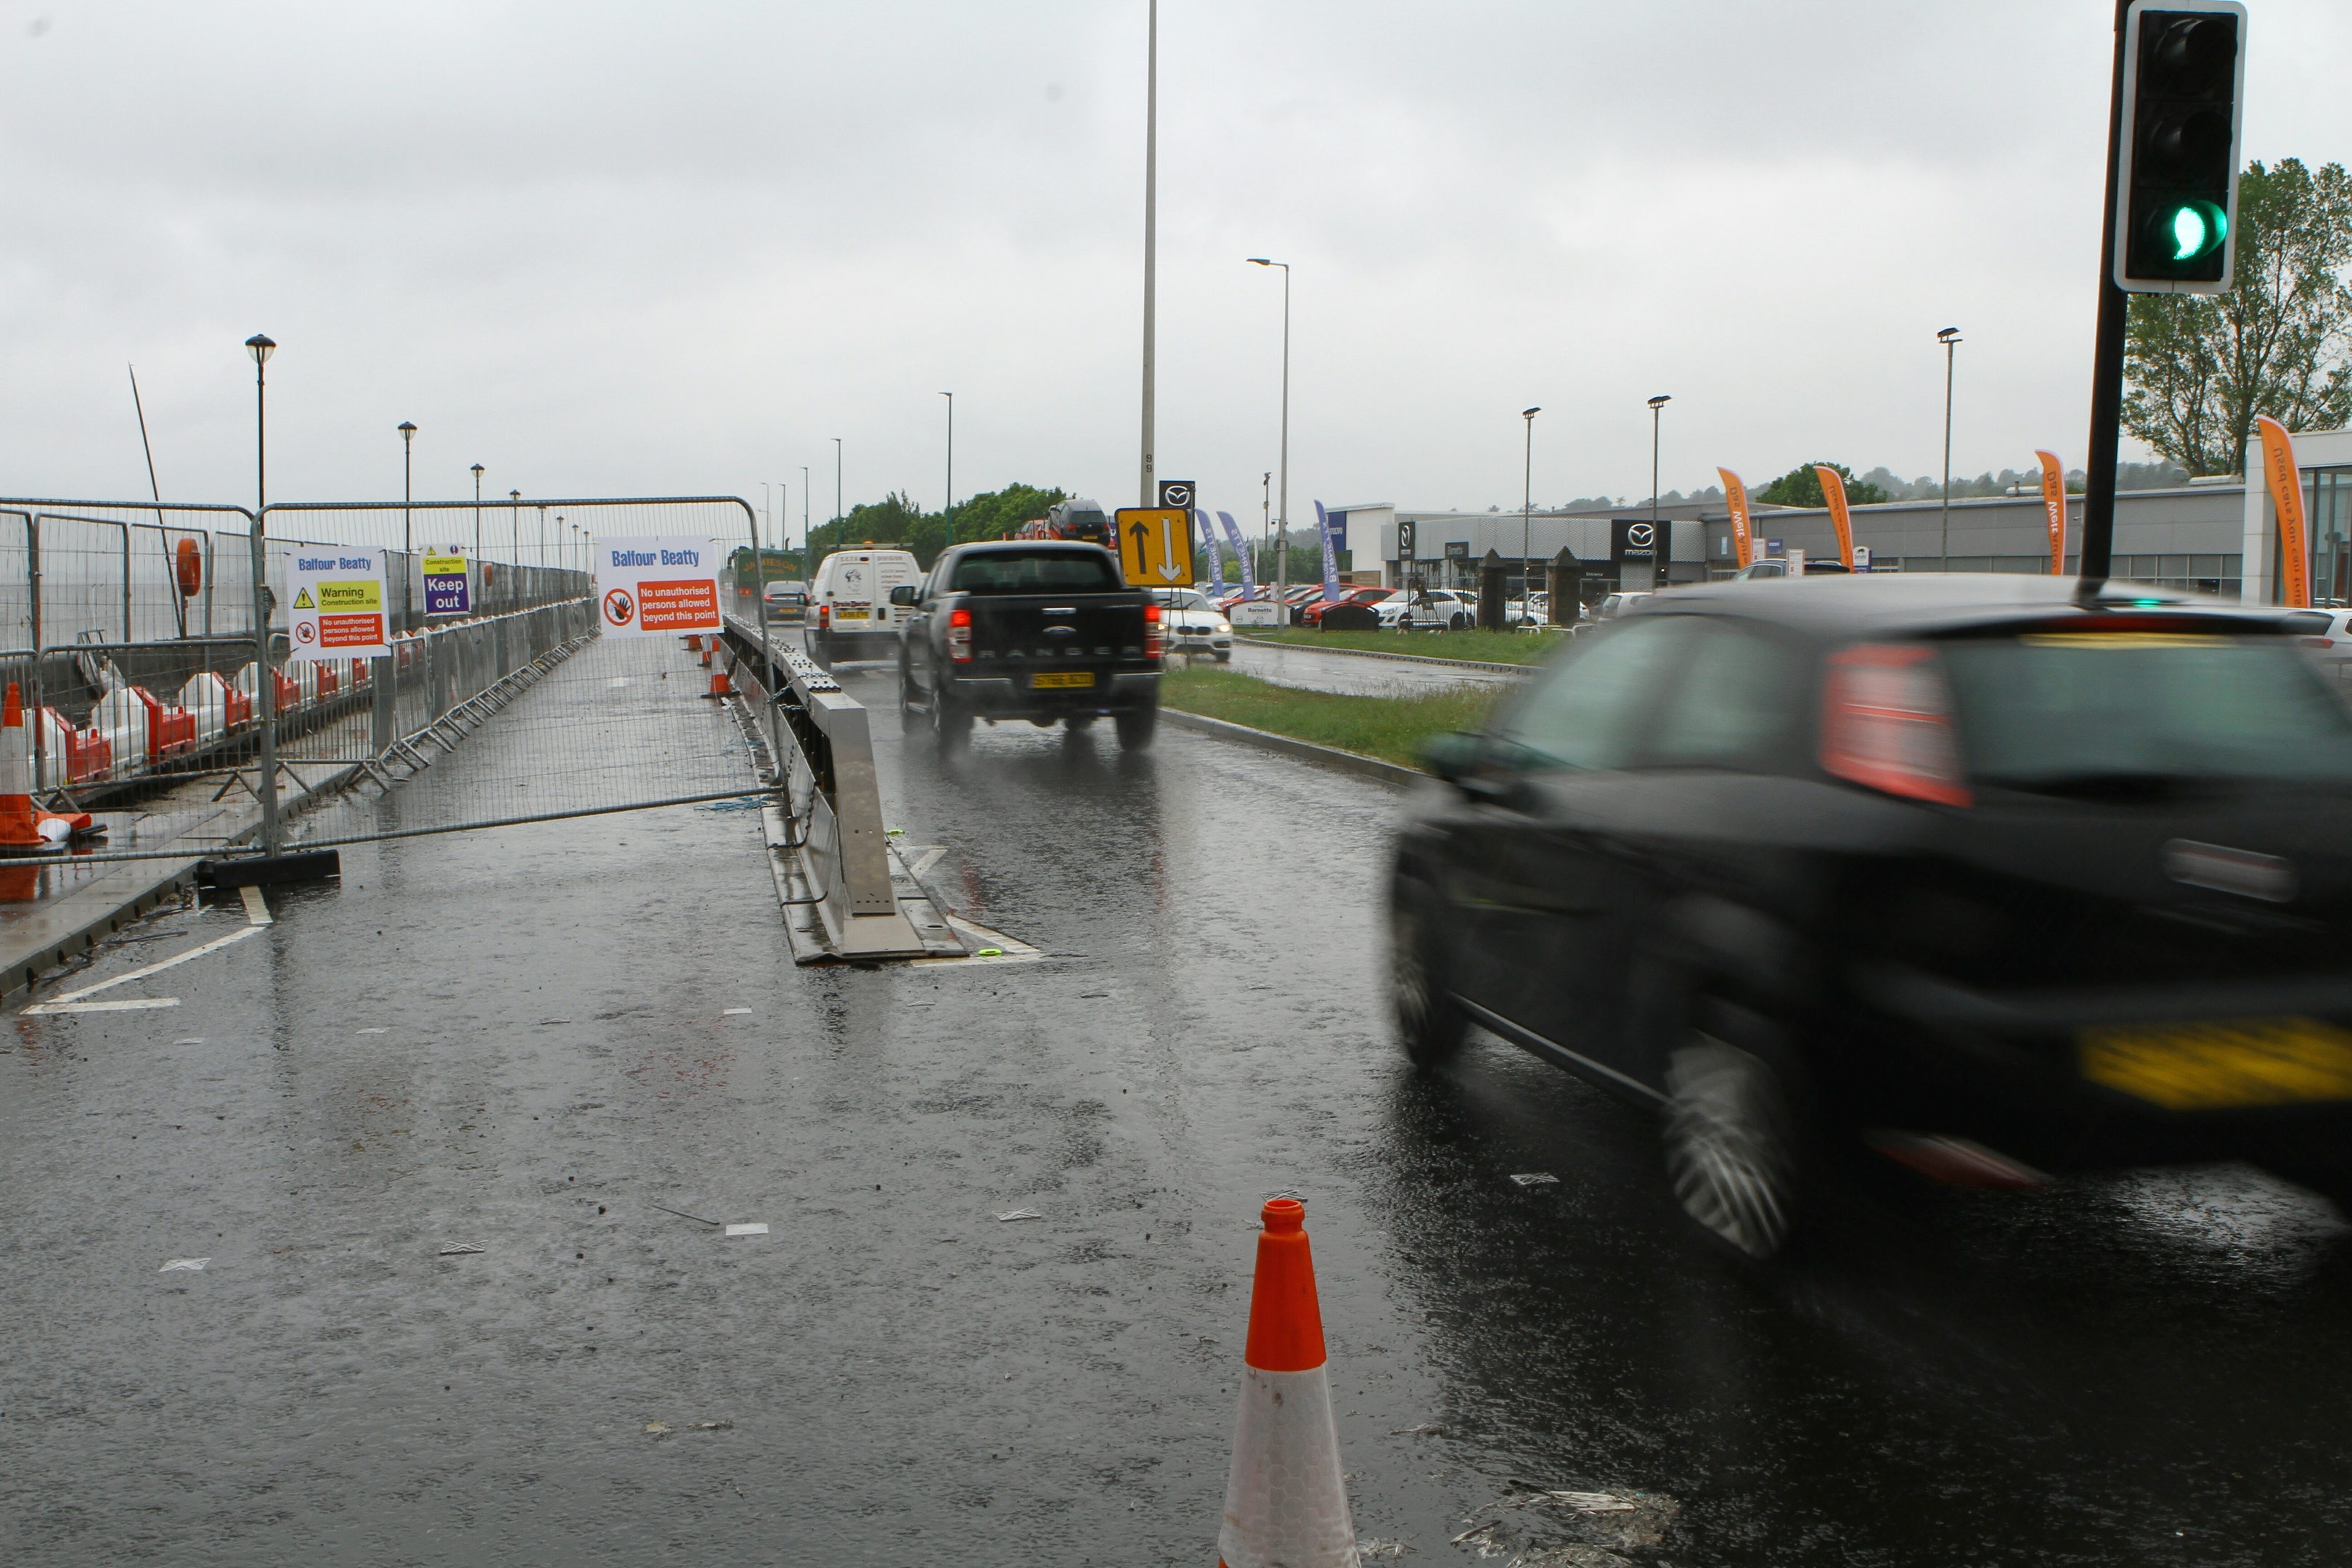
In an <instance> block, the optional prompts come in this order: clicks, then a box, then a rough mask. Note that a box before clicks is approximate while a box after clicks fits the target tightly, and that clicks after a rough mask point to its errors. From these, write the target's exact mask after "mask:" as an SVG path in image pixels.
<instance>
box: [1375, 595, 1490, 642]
mask: <svg viewBox="0 0 2352 1568" xmlns="http://www.w3.org/2000/svg"><path fill="white" fill-rule="evenodd" d="M1381 608H1382V612H1383V614H1384V615H1385V613H1386V612H1387V610H1388V608H1389V604H1388V603H1387V602H1384V603H1383V605H1382V606H1381ZM1388 624H1390V625H1392V626H1398V627H1400V628H1402V629H1403V630H1406V631H1460V630H1462V629H1464V628H1465V627H1467V626H1476V625H1477V624H1478V595H1475V594H1469V593H1465V592H1463V591H1461V590H1459V589H1455V588H1423V589H1422V590H1421V591H1420V592H1418V593H1416V594H1413V595H1412V596H1411V597H1409V598H1408V599H1406V600H1405V601H1404V602H1403V603H1402V604H1400V605H1395V619H1394V620H1393V621H1391V622H1389V623H1388Z"/></svg>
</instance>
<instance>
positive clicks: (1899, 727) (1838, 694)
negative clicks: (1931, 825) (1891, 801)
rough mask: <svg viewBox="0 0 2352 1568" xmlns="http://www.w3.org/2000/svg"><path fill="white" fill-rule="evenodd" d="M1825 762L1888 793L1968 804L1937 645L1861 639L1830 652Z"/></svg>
mask: <svg viewBox="0 0 2352 1568" xmlns="http://www.w3.org/2000/svg"><path fill="white" fill-rule="evenodd" d="M1822 767H1823V768H1824V769H1825V770H1827V771H1828V772H1830V773H1834V774H1836V775H1837V776H1838V777H1839V778H1842V779H1849V780H1851V781H1853V783H1855V784H1864V785H1867V786H1868V787H1869V788H1872V789H1876V790H1884V791H1885V792H1886V793H1887V794H1888V795H1906V796H1908V797H1909V798H1911V799H1913V800H1932V801H1936V802H1937V803H1939V804H1941V805H1969V804H1971V799H1972V797H1971V796H1970V795H1969V789H1968V784H1967V783H1966V781H1965V778H1964V776H1963V774H1962V773H1961V771H1960V744H1959V736H1958V733H1957V732H1956V731H1954V729H1953V727H1952V700H1951V694H1950V692H1949V691H1948V689H1947V688H1946V687H1945V685H1944V676H1943V670H1942V668H1940V666H1939V665H1938V663H1937V658H1936V653H1935V650H1934V649H1933V648H1926V647H1906V646H1901V645H1896V644H1889V643H1864V644H1862V645H1860V646H1859V647H1850V648H1847V649H1845V650H1843V652H1840V653H1836V654H1832V656H1831V657H1830V661H1829V679H1827V680H1826V681H1825V682H1823V684H1822Z"/></svg>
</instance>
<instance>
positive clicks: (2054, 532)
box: [2033, 452, 2066, 577]
mask: <svg viewBox="0 0 2352 1568" xmlns="http://www.w3.org/2000/svg"><path fill="white" fill-rule="evenodd" d="M2033 455H2034V456H2035V457H2037V458H2041V459H2042V520H2043V521H2045V522H2046V523H2048V524H2049V527H2050V575H2052V576H2053V577H2063V576H2064V575H2065V574H2066V470H2065V469H2064V468H2063V467H2061V466H2060V464H2059V462H2058V454H2057V453H2055V452H2036V453H2034V454H2033Z"/></svg>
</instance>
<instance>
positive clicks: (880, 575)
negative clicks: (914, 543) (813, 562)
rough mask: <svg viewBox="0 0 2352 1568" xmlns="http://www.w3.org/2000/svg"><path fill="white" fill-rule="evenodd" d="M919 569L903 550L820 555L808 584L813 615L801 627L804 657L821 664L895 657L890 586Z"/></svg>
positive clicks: (909, 580)
mask: <svg viewBox="0 0 2352 1568" xmlns="http://www.w3.org/2000/svg"><path fill="white" fill-rule="evenodd" d="M922 574H923V569H922V568H921V567H919V566H918V565H916V564H915V558H914V557H913V556H912V555H909V554H908V553H907V552H905V551H903V550H886V549H879V548H862V549H857V550H837V551H835V552H833V553H832V554H831V555H828V556H826V557H825V558H824V560H823V561H821V562H819V563H817V568H816V576H815V577H814V579H813V580H812V582H811V584H810V587H809V601H810V605H811V607H812V608H813V609H814V613H815V616H816V620H815V623H814V625H813V626H810V627H809V629H808V632H807V637H808V645H809V657H810V658H813V659H814V660H816V661H817V663H819V664H821V665H823V666H824V668H827V669H831V668H833V667H834V664H835V661H836V660H842V659H860V658H893V657H895V656H896V655H897V653H898V619H897V612H896V611H894V610H893V609H892V607H891V606H892V605H893V604H894V603H895V602H896V601H894V600H893V599H892V598H891V591H892V590H893V589H896V588H899V587H903V586H905V585H907V584H912V583H914V582H916V581H918V580H919V579H920V578H921V576H922Z"/></svg>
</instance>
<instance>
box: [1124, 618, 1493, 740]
mask: <svg viewBox="0 0 2352 1568" xmlns="http://www.w3.org/2000/svg"><path fill="white" fill-rule="evenodd" d="M1309 635H1310V636H1311V635H1312V634H1309ZM1502 695H1504V693H1503V692H1500V691H1497V690H1496V689H1493V688H1492V687H1470V686H1462V687H1447V688H1444V689H1439V690H1436V691H1432V692H1428V693H1426V694H1424V695H1422V696H1416V697H1349V696H1342V695H1340V694H1339V693H1337V692H1330V691H1299V690H1296V689H1293V688H1291V687H1287V686H1274V685H1270V684H1268V683H1267V682H1265V681H1263V680H1260V679H1257V678H1256V677H1255V676H1249V675H1242V674H1239V673H1237V672H1235V671H1234V670H1230V669H1220V668H1214V667H1212V666H1208V665H1197V664H1196V665H1194V666H1193V667H1192V668H1190V669H1177V668H1171V669H1169V671H1168V672H1167V673H1166V674H1165V675H1163V676H1161V677H1160V701H1161V702H1162V703H1163V704H1165V705H1166V706H1168V707H1170V708H1181V709H1182V710H1184V711H1185V712H1187V713H1199V714H1202V715H1203V716H1205V717H1207V718H1211V719H1223V720H1224V721H1226V722H1228V723H1233V724H1246V725H1248V726H1249V727H1250V728H1251V729H1253V730H1271V731H1274V732H1275V733H1276V734H1277V735H1287V736H1289V737H1290V738H1291V739H1293V740H1295V741H1311V742H1314V743H1315V744H1317V745H1318V746H1336V747H1338V748H1339V750H1341V751H1343V752H1356V753H1357V754H1358V755H1360V756H1366V757H1378V758H1380V759H1381V761H1382V762H1384V763H1402V764H1403V765H1404V766H1406V767H1409V768H1417V767H1419V766H1421V746H1422V742H1424V741H1426V740H1427V739H1429V737H1430V736H1432V735H1434V734H1438V733H1440V732H1442V731H1447V730H1475V729H1476V728H1477V727H1478V726H1479V725H1480V724H1482V723H1484V722H1485V721H1486V710H1488V709H1489V708H1491V707H1492V706H1494V703H1495V700H1496V698H1497V697H1499V696H1502Z"/></svg>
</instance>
